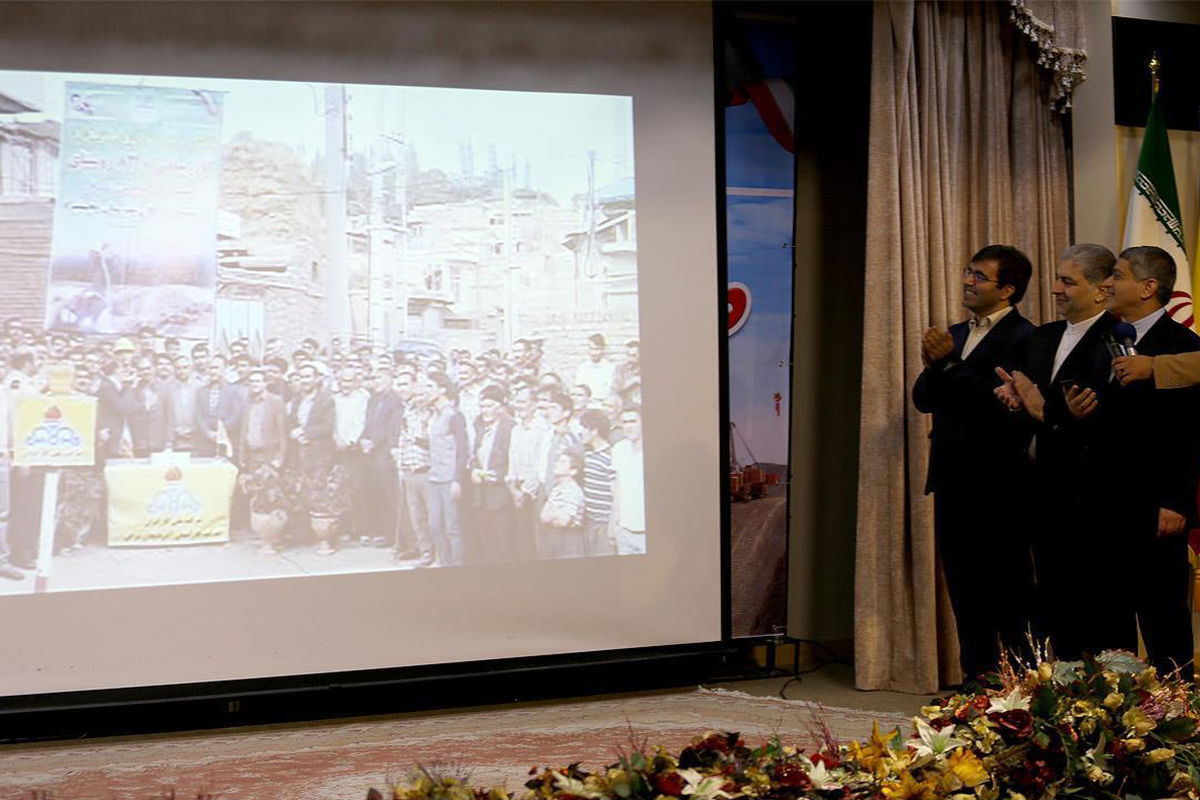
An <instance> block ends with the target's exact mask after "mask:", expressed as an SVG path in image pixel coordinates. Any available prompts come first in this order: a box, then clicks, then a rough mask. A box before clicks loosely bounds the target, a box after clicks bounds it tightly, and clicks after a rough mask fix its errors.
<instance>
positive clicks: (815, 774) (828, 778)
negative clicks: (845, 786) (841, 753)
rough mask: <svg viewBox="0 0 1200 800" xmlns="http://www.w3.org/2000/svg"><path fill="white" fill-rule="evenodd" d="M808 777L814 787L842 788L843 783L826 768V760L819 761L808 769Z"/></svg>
mask: <svg viewBox="0 0 1200 800" xmlns="http://www.w3.org/2000/svg"><path fill="white" fill-rule="evenodd" d="M808 778H809V780H811V781H812V785H813V788H814V789H840V788H842V787H841V784H840V783H838V782H837V780H836V779H835V778H834V777H833V775H832V774H831V773H830V772H829V770H827V769H826V768H825V762H824V761H818V762H817V763H815V764H813V765H812V767H811V768H810V769H809V770H808Z"/></svg>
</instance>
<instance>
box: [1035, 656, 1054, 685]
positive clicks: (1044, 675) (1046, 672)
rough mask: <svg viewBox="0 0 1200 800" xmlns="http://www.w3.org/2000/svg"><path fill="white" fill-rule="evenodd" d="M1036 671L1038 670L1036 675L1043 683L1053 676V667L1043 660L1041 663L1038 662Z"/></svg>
mask: <svg viewBox="0 0 1200 800" xmlns="http://www.w3.org/2000/svg"><path fill="white" fill-rule="evenodd" d="M1037 671H1038V677H1039V678H1041V679H1042V682H1043V683H1045V682H1048V681H1049V680H1050V679H1051V678H1053V677H1054V667H1052V666H1050V665H1049V664H1048V663H1046V662H1045V661H1043V662H1042V663H1041V664H1038V670H1037Z"/></svg>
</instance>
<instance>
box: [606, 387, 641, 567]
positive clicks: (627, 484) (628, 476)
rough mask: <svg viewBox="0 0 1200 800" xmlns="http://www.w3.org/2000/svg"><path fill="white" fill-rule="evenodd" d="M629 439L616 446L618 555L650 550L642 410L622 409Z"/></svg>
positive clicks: (622, 416) (615, 499)
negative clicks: (647, 525)
mask: <svg viewBox="0 0 1200 800" xmlns="http://www.w3.org/2000/svg"><path fill="white" fill-rule="evenodd" d="M621 431H622V432H623V433H624V434H625V438H624V439H622V440H621V441H619V442H617V443H616V444H614V445H613V446H612V470H613V472H614V473H615V474H616V479H615V480H614V481H613V506H614V510H615V512H616V515H617V554H618V555H632V554H636V553H645V552H646V484H645V468H644V464H643V461H642V410H641V408H639V407H638V406H629V407H627V408H625V409H624V410H622V411H621Z"/></svg>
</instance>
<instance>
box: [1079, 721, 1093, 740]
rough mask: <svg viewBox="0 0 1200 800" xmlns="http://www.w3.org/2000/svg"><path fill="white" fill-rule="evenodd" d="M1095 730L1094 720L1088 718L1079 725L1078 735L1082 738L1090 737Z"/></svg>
mask: <svg viewBox="0 0 1200 800" xmlns="http://www.w3.org/2000/svg"><path fill="white" fill-rule="evenodd" d="M1095 730H1096V720H1094V719H1092V718H1091V717H1088V718H1087V719H1085V720H1084V721H1083V722H1081V723H1079V733H1080V734H1082V735H1083V736H1091V735H1092V732H1093V731H1095Z"/></svg>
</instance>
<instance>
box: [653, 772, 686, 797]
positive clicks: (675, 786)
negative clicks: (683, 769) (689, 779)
mask: <svg viewBox="0 0 1200 800" xmlns="http://www.w3.org/2000/svg"><path fill="white" fill-rule="evenodd" d="M686 785H687V783H686V781H684V779H683V776H682V775H680V774H679V773H678V772H663V773H660V774H658V775H655V776H654V788H655V789H657V790H658V793H659V794H665V795H670V796H671V797H678V796H679V795H681V794H682V793H683V787H684V786H686Z"/></svg>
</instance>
